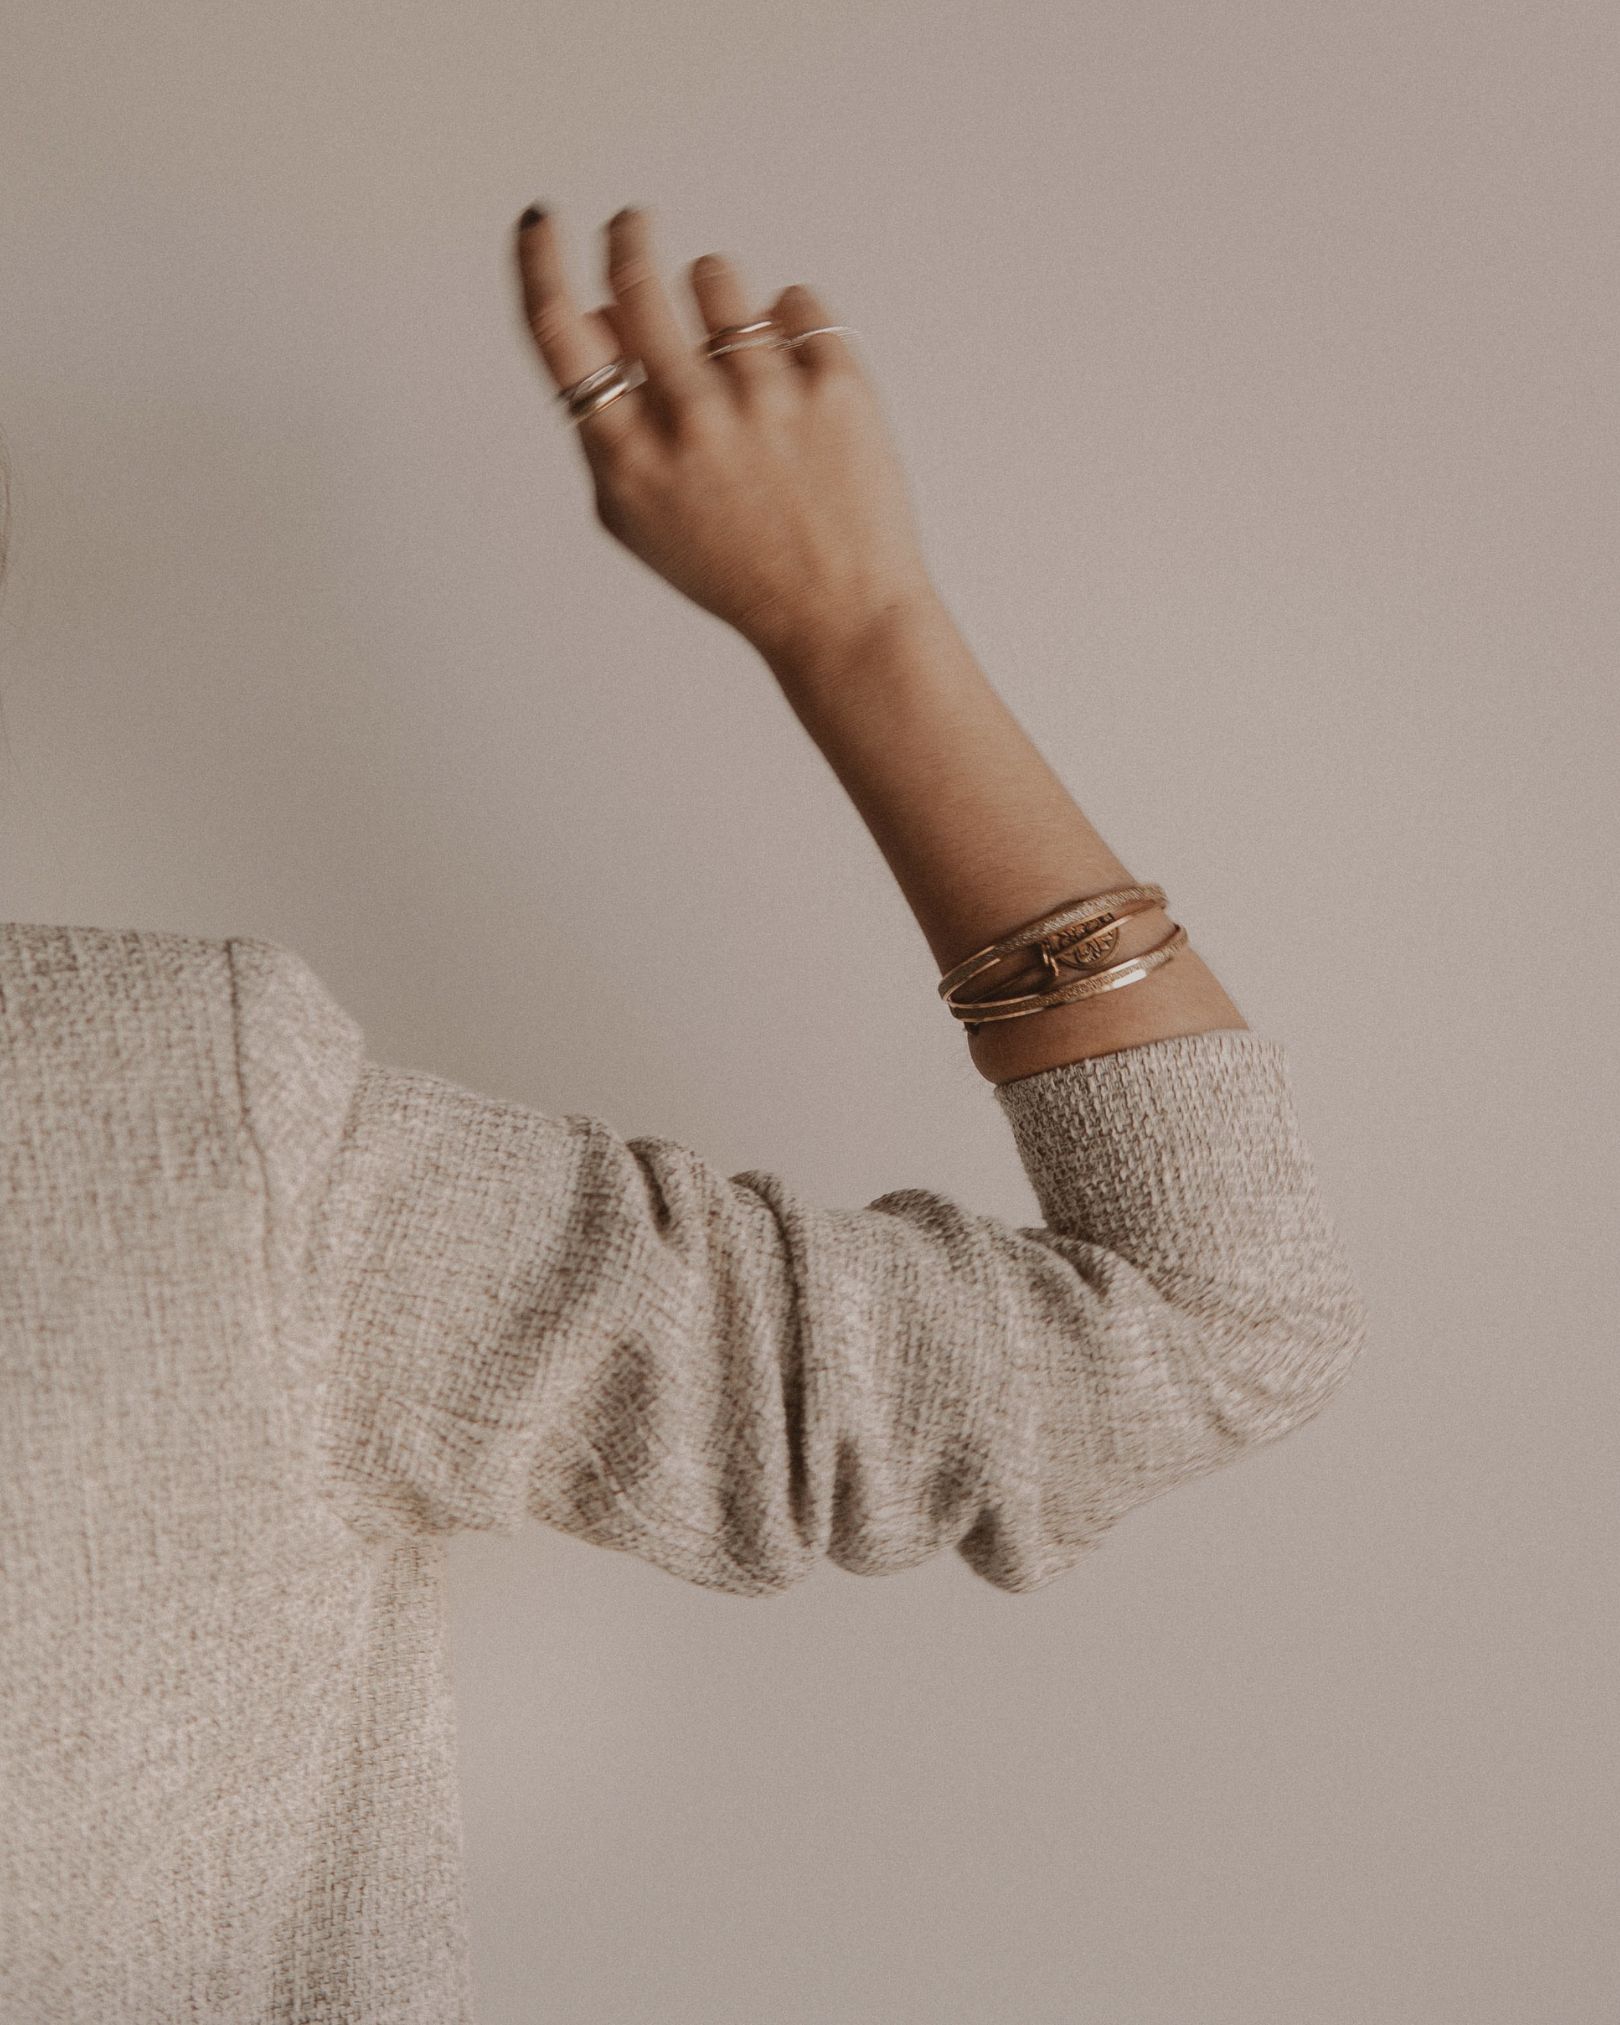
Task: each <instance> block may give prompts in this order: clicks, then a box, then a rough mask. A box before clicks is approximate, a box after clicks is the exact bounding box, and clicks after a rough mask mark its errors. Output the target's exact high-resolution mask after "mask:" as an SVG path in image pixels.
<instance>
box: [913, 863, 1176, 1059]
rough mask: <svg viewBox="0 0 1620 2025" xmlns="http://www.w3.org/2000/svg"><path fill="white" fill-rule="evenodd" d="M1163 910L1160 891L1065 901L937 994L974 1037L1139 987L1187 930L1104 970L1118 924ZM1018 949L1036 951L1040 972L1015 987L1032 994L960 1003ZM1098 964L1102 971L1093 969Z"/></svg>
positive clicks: (963, 968) (1142, 889)
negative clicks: (995, 1025) (994, 1026)
mask: <svg viewBox="0 0 1620 2025" xmlns="http://www.w3.org/2000/svg"><path fill="white" fill-rule="evenodd" d="M1163 905H1164V888H1163V887H1162V886H1121V887H1120V888H1119V889H1118V890H1117V891H1115V892H1113V893H1099V894H1097V895H1096V897H1095V898H1094V899H1091V900H1071V901H1069V902H1068V903H1067V905H1065V906H1062V907H1057V908H1054V909H1053V910H1052V912H1051V913H1050V914H1043V915H1042V916H1041V917H1040V919H1039V920H1038V921H1027V922H1025V924H1024V926H1023V927H1022V928H1015V929H1014V930H1013V932H1012V934H1011V935H1006V936H1003V937H1002V939H1001V941H999V942H992V943H991V944H990V945H989V947H988V948H987V949H980V950H978V951H976V952H975V953H974V954H973V955H972V956H969V957H966V958H964V959H963V961H962V962H961V963H959V964H957V966H956V967H955V969H954V970H948V971H947V972H946V973H945V975H944V976H943V977H942V978H941V979H940V981H939V995H940V997H941V998H942V999H944V1001H945V1003H946V1004H947V1005H948V1006H949V1007H950V1009H951V1012H952V1013H953V1014H954V1016H955V1017H956V1018H957V1019H959V1020H961V1021H962V1023H963V1024H964V1025H965V1026H966V1028H967V1030H968V1032H969V1033H970V1034H971V1033H975V1032H977V1031H978V1029H979V1028H980V1027H981V1026H984V1025H986V1024H987V1023H988V1022H989V1021H991V1020H1016V1019H1021V1018H1023V1017H1024V1015H1025V1014H1026V1013H1036V1012H1044V1011H1045V1010H1046V1009H1047V1007H1048V1006H1055V1005H1072V1004H1073V1003H1074V1002H1075V1000H1077V999H1083V998H1094V997H1095V996H1096V995H1097V993H1098V992H1103V991H1117V990H1118V989H1119V988H1120V987H1121V986H1122V985H1127V984H1137V983H1140V981H1141V980H1142V979H1143V978H1144V977H1146V976H1148V975H1149V973H1150V972H1152V971H1155V970H1157V969H1158V968H1159V965H1160V964H1161V963H1168V962H1169V961H1170V959H1171V957H1173V956H1174V955H1175V953H1176V951H1177V950H1178V949H1184V948H1185V947H1186V943H1187V931H1186V929H1185V928H1180V927H1178V926H1177V925H1176V923H1175V922H1171V924H1170V927H1171V933H1170V934H1169V935H1167V936H1166V937H1165V939H1164V940H1163V942H1161V943H1158V944H1157V945H1156V946H1155V947H1154V948H1152V949H1147V950H1144V951H1143V952H1142V954H1141V955H1140V956H1129V957H1126V958H1125V959H1124V960H1123V961H1122V962H1120V963H1114V964H1109V963H1108V961H1107V960H1108V958H1109V957H1110V956H1112V955H1113V953H1114V951H1115V950H1116V949H1117V948H1118V947H1119V924H1120V922H1121V921H1123V920H1124V919H1125V918H1126V916H1127V915H1131V914H1145V913H1147V912H1148V910H1149V909H1150V908H1153V907H1162V906H1163ZM1021 949H1032V950H1034V951H1035V953H1036V956H1037V958H1038V961H1039V965H1040V968H1039V972H1038V973H1030V974H1027V975H1025V976H1023V977H1022V978H1021V979H1020V982H1022V983H1024V984H1026V985H1033V986H1034V987H1035V989H1033V990H1028V991H1023V992H1020V993H1018V994H1017V995H1015V996H1014V997H1011V998H977V999H963V998H960V997H958V996H957V993H958V992H959V990H960V988H961V986H963V985H964V984H966V983H968V981H969V980H970V979H972V978H975V977H977V976H978V975H979V974H980V972H981V971H985V970H989V969H990V968H991V967H992V965H994V964H997V963H999V962H1000V961H1001V960H1002V958H1003V957H1007V956H1013V955H1015V954H1016V953H1017V952H1018V951H1019V950H1021ZM1099 965H1105V966H1106V967H1105V968H1102V969H1099V968H1098V966H1099Z"/></svg>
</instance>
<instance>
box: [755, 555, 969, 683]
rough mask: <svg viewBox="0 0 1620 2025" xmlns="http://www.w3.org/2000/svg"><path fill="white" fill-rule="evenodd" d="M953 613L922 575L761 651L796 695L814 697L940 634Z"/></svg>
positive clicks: (778, 677)
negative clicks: (912, 644) (918, 640)
mask: <svg viewBox="0 0 1620 2025" xmlns="http://www.w3.org/2000/svg"><path fill="white" fill-rule="evenodd" d="M949 616H950V615H949V613H948V612H947V611H946V609H945V605H944V602H943V600H942V599H941V598H940V596H939V593H938V592H937V591H936V590H935V589H934V586H933V584H932V583H931V582H929V580H928V579H927V577H926V576H919V577H918V578H917V579H916V580H915V581H913V582H908V583H906V584H904V585H902V586H900V587H898V588H896V589H895V590H893V591H891V592H890V593H889V594H888V595H887V596H885V597H883V598H881V599H878V600H876V601H875V602H873V603H870V604H868V605H865V606H863V607H861V608H858V609H856V608H846V609H843V610H840V611H837V612H829V613H827V614H825V615H824V616H823V617H821V618H819V619H817V620H815V621H813V622H811V623H810V624H808V625H802V626H800V627H799V628H798V630H797V631H796V633H795V634H794V636H793V638H792V639H791V640H786V641H784V642H782V643H781V644H780V645H771V646H761V647H760V649H759V651H760V653H761V654H762V655H763V657H764V659H765V662H766V665H767V666H768V667H769V668H770V670H771V673H772V674H773V675H774V676H775V677H776V679H777V681H778V682H779V683H780V684H781V685H782V687H783V688H784V689H785V690H787V691H788V692H789V693H790V695H808V694H812V693H814V692H816V691H818V690H826V689H829V688H832V689H836V688H837V687H838V686H839V685H840V684H842V683H845V682H849V681H852V680H858V679H859V671H861V670H862V669H871V668H873V667H874V666H878V665H881V664H883V663H891V664H892V663H894V662H895V661H897V660H898V659H900V658H902V654H903V649H904V646H905V644H906V643H908V642H909V641H910V640H912V639H915V638H919V637H922V636H925V635H927V634H929V633H934V634H936V635H937V630H938V628H939V626H940V624H941V622H942V621H943V622H945V623H949Z"/></svg>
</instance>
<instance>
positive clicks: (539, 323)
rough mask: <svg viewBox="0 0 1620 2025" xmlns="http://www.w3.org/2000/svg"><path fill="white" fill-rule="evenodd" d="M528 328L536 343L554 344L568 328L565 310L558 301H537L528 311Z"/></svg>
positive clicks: (543, 344)
mask: <svg viewBox="0 0 1620 2025" xmlns="http://www.w3.org/2000/svg"><path fill="white" fill-rule="evenodd" d="M529 329H530V330H531V331H532V332H533V333H534V338H535V342H536V343H537V344H539V345H542V346H545V345H553V344H556V343H557V342H558V341H559V340H560V339H561V338H562V337H563V335H564V333H565V332H566V331H567V329H568V315H567V312H566V311H565V310H564V308H563V306H562V304H561V303H560V302H549V301H548V302H542V303H539V304H538V305H537V306H536V307H535V308H534V310H533V311H531V313H530V316H529Z"/></svg>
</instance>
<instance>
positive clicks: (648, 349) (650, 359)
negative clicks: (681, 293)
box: [606, 208, 708, 404]
mask: <svg viewBox="0 0 1620 2025" xmlns="http://www.w3.org/2000/svg"><path fill="white" fill-rule="evenodd" d="M606 266H607V282H608V288H609V290H610V292H611V293H612V296H613V305H614V309H615V312H616V314H615V316H614V323H615V326H616V327H617V328H618V329H619V330H620V331H621V332H622V333H623V334H624V337H625V340H626V345H627V349H629V351H630V353H631V355H632V357H635V358H639V359H640V361H641V363H642V366H643V367H644V369H645V371H646V374H647V379H648V381H649V383H650V384H651V385H652V387H653V388H654V389H655V391H657V392H658V393H660V394H662V395H664V396H665V397H666V398H667V399H668V400H670V401H671V402H673V403H676V404H679V403H682V402H685V401H690V400H694V399H696V398H697V397H698V396H699V395H700V394H701V393H702V391H703V389H704V386H705V384H706V380H705V370H706V368H707V366H708V361H707V360H705V359H699V358H697V357H695V356H694V353H693V348H692V341H691V339H690V338H689V337H688V336H687V334H686V332H685V331H683V330H682V329H681V326H680V323H679V321H678V320H677V318H676V315H675V310H674V307H673V305H672V304H671V302H670V299H669V297H668V295H667V294H666V293H665V290H664V284H663V282H662V281H661V280H660V279H659V275H658V269H657V267H656V266H655V265H654V262H653V251H652V234H651V230H650V227H649V226H648V223H647V216H646V213H645V212H643V211H637V210H635V209H633V208H632V209H629V210H625V211H620V212H618V213H616V214H615V215H614V216H613V217H612V218H610V219H609V220H608V226H607V255H606Z"/></svg>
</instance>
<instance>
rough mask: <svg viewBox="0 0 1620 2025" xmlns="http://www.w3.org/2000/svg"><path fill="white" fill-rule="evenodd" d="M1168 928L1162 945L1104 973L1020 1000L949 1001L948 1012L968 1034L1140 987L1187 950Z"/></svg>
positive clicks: (1176, 930) (1182, 932)
mask: <svg viewBox="0 0 1620 2025" xmlns="http://www.w3.org/2000/svg"><path fill="white" fill-rule="evenodd" d="M1171 929H1172V932H1171V933H1170V934H1169V935H1167V936H1166V937H1165V939H1164V940H1163V942H1160V943H1158V944H1156V945H1155V946H1154V947H1153V948H1152V949H1145V950H1143V952H1142V954H1141V955H1140V956H1128V957H1126V958H1125V960H1124V962H1123V963H1115V964H1110V965H1109V967H1108V968H1107V969H1106V970H1099V971H1095V972H1093V973H1092V975H1091V976H1089V977H1081V978H1077V979H1076V980H1075V982H1074V983H1073V984H1065V985H1061V986H1059V988H1058V989H1057V990H1056V991H1048V992H1040V993H1037V994H1035V995H1033V996H1029V997H1023V998H993V999H978V1000H968V1001H967V1002H966V1003H963V1002H960V1001H952V1002H951V1011H952V1012H953V1013H954V1014H955V1016H956V1017H957V1018H958V1019H959V1020H961V1021H962V1022H963V1024H964V1025H965V1026H966V1027H967V1028H968V1030H969V1032H971V1031H972V1030H973V1029H974V1028H975V1027H980V1026H983V1025H984V1024H985V1023H986V1022H987V1021H989V1020H1016V1019H1022V1018H1023V1017H1024V1016H1025V1015H1026V1014H1027V1013H1037V1012H1045V1011H1046V1010H1047V1008H1048V1007H1050V1006H1058V1005H1073V1004H1074V1003H1075V1002H1076V1000H1078V999H1087V998H1095V997H1096V995H1097V994H1098V993H1099V992H1104V991H1118V990H1119V989H1120V988H1121V987H1122V986H1124V985H1127V984H1140V983H1141V981H1142V979H1143V978H1144V977H1148V976H1151V974H1152V973H1153V972H1154V971H1155V970H1157V969H1158V968H1159V966H1160V965H1161V964H1163V963H1168V962H1169V961H1170V959H1171V957H1173V956H1174V955H1175V954H1176V952H1177V951H1178V950H1181V949H1185V948H1186V946H1187V931H1186V929H1185V928H1182V927H1180V926H1179V925H1178V924H1176V923H1174V922H1173V923H1172V924H1171Z"/></svg>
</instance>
